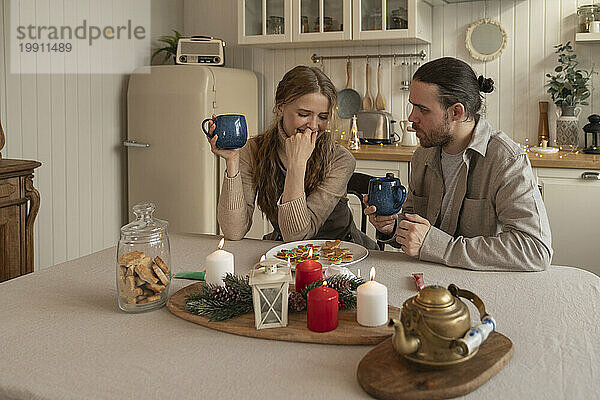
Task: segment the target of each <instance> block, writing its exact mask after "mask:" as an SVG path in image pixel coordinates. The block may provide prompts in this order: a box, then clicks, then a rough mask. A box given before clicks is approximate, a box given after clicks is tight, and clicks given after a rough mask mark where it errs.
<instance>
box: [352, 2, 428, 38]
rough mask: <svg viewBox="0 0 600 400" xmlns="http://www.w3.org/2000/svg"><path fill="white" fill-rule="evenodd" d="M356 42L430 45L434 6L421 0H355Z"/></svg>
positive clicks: (354, 28)
mask: <svg viewBox="0 0 600 400" xmlns="http://www.w3.org/2000/svg"><path fill="white" fill-rule="evenodd" d="M353 1H354V7H353V13H352V15H353V24H352V26H353V39H354V40H377V41H384V43H385V42H387V43H390V41H398V40H402V39H411V40H414V42H416V43H431V24H432V7H431V5H429V4H428V3H426V2H424V1H422V0H353Z"/></svg>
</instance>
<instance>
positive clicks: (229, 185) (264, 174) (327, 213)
mask: <svg viewBox="0 0 600 400" xmlns="http://www.w3.org/2000/svg"><path fill="white" fill-rule="evenodd" d="M336 101H337V91H336V89H335V86H334V85H333V83H331V80H330V79H329V78H328V77H327V76H326V75H325V74H324V73H323V72H322V71H321V70H319V69H317V68H311V67H306V66H297V67H295V68H293V69H292V70H290V71H288V72H287V73H286V74H285V75H284V76H283V79H282V80H281V81H280V82H279V84H278V85H277V92H276V94H275V106H274V113H275V118H274V120H273V122H272V123H271V125H270V126H269V127H268V128H267V129H266V130H265V131H264V132H263V133H261V134H260V135H258V136H256V137H254V138H252V139H249V140H248V143H247V144H246V145H245V146H244V147H243V148H241V149H234V150H222V149H219V148H217V147H216V141H217V136H214V137H213V138H212V139H211V140H210V144H211V149H212V152H213V153H214V154H216V155H218V156H220V157H222V158H224V159H225V162H226V165H227V171H226V174H225V177H224V181H223V187H222V190H221V196H220V197H219V204H218V208H217V219H218V221H219V225H220V226H221V229H222V230H223V233H224V235H225V238H227V239H229V240H240V239H242V238H243V237H244V236H245V235H246V233H247V232H248V231H249V230H250V227H251V225H252V215H253V213H254V207H255V204H257V205H258V207H259V208H260V210H261V211H262V212H263V213H264V214H265V215H266V216H267V218H268V219H269V221H270V222H271V225H273V227H274V231H273V232H271V233H270V234H268V235H265V237H264V238H265V239H270V240H283V241H284V242H291V241H295V240H305V239H340V240H348V241H353V242H355V243H359V244H362V245H363V246H365V247H368V248H371V249H377V245H376V244H375V242H374V241H373V240H371V239H369V238H368V237H367V236H366V235H364V234H363V233H362V232H360V231H359V230H358V229H357V228H356V226H355V225H354V222H353V219H352V214H351V212H350V208H349V207H348V199H347V198H346V187H347V184H348V180H349V179H350V177H351V176H352V173H353V172H354V167H355V165H356V161H355V160H354V157H353V156H352V154H350V152H349V151H348V150H346V149H345V148H344V147H342V146H340V145H339V144H337V143H336V142H335V138H334V136H333V134H332V133H331V131H330V130H328V129H327V126H328V123H329V121H330V119H331V117H332V113H333V107H334V105H335V104H336ZM209 129H210V131H211V132H213V131H214V129H215V126H214V123H212V121H211V123H210V124H209Z"/></svg>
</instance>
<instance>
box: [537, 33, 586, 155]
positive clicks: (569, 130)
mask: <svg viewBox="0 0 600 400" xmlns="http://www.w3.org/2000/svg"><path fill="white" fill-rule="evenodd" d="M554 48H555V49H556V51H555V53H556V54H558V66H557V67H556V68H554V72H555V73H554V74H546V77H548V78H549V79H548V81H547V83H546V86H547V87H548V93H549V94H550V95H551V96H552V101H553V102H554V104H556V106H557V107H558V108H559V109H560V112H559V110H558V109H557V110H556V115H557V117H558V120H557V121H556V142H557V144H558V145H559V146H567V145H568V146H573V147H577V142H578V125H579V114H580V113H581V108H580V107H577V106H578V105H584V106H587V105H588V104H589V103H588V102H587V98H588V97H590V90H589V89H588V85H589V84H590V83H591V82H590V80H591V78H592V75H593V74H595V72H594V69H593V68H592V69H591V70H589V71H586V70H584V69H580V68H578V65H579V61H577V54H575V52H574V51H573V47H572V46H571V42H570V41H569V42H567V43H566V44H559V45H556V46H554Z"/></svg>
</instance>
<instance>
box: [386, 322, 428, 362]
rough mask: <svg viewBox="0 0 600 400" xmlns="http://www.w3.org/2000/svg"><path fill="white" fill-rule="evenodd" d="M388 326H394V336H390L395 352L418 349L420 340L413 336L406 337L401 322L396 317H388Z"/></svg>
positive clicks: (409, 351)
mask: <svg viewBox="0 0 600 400" xmlns="http://www.w3.org/2000/svg"><path fill="white" fill-rule="evenodd" d="M388 326H393V327H394V336H393V337H392V346H393V347H394V350H396V352H397V353H400V354H412V353H414V352H415V351H417V350H418V349H419V346H420V345H421V342H420V341H419V339H418V338H417V337H415V336H410V337H406V333H405V332H404V326H403V325H402V322H400V321H398V320H397V319H394V318H392V319H390V322H389V324H388Z"/></svg>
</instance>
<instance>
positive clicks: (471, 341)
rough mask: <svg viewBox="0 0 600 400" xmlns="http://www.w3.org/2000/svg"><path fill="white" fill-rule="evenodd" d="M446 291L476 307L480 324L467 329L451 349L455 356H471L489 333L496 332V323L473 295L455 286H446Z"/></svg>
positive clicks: (479, 300)
mask: <svg viewBox="0 0 600 400" xmlns="http://www.w3.org/2000/svg"><path fill="white" fill-rule="evenodd" d="M448 290H449V291H450V293H452V295H453V296H460V297H464V298H465V299H468V300H469V301H470V302H471V303H473V304H474V305H475V307H477V310H478V311H479V316H480V317H481V324H479V325H478V326H476V327H474V328H471V329H469V330H468V331H467V332H466V333H465V336H464V337H462V338H460V339H457V340H455V341H454V344H453V348H454V351H455V352H456V353H457V354H460V355H461V356H465V357H466V356H468V355H471V354H473V353H474V352H475V351H476V350H477V349H478V348H479V346H480V345H481V344H482V343H483V342H484V341H485V340H486V339H487V337H488V336H489V334H490V333H492V332H493V331H495V330H496V321H494V318H492V316H491V315H489V314H488V313H487V312H486V311H485V305H484V304H483V301H481V299H480V298H479V296H477V295H476V294H475V293H473V292H470V291H468V290H463V289H459V288H458V287H457V286H456V285H455V284H451V285H450V286H448Z"/></svg>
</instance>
